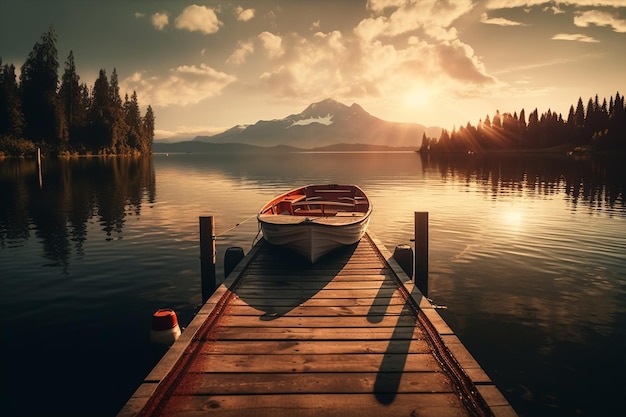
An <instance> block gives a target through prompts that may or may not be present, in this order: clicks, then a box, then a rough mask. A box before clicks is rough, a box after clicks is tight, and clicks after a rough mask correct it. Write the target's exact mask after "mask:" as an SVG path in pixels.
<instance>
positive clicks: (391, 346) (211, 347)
mask: <svg viewBox="0 0 626 417" xmlns="http://www.w3.org/2000/svg"><path fill="white" fill-rule="evenodd" d="M430 351H431V350H430V346H429V345H428V343H427V342H426V341H425V340H410V341H408V342H407V341H406V340H396V342H395V343H394V342H393V341H392V342H390V341H389V340H367V339H364V340H346V341H337V340H320V341H313V340H276V341H268V340H258V341H257V340H241V341H232V340H230V341H221V340H217V341H205V342H204V343H203V344H202V346H201V348H200V353H203V354H214V353H218V354H248V353H250V352H257V353H274V354H296V355H300V354H342V353H379V354H383V353H398V354H406V353H407V352H410V353H428V352H430Z"/></svg>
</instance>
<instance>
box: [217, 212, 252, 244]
mask: <svg viewBox="0 0 626 417" xmlns="http://www.w3.org/2000/svg"><path fill="white" fill-rule="evenodd" d="M255 217H256V214H253V215H252V216H250V217H248V218H247V219H245V220H244V221H241V222H239V223H237V224H236V225H234V226H233V227H231V228H230V229H227V230H224V231H223V232H221V233H219V234H216V235H215V238H216V239H217V238H218V237H220V236H222V235H225V234H226V233H228V232H230V231H231V230H233V229H235V228H236V227H239V226H241V225H242V224H244V223H245V222H247V221H248V220H250V219H253V218H255ZM257 236H258V234H257ZM255 239H256V238H255Z"/></svg>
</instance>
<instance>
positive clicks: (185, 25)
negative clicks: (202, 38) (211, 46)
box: [175, 4, 223, 35]
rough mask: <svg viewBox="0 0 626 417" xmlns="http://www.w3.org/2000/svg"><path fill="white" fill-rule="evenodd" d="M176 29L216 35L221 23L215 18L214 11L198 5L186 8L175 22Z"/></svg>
mask: <svg viewBox="0 0 626 417" xmlns="http://www.w3.org/2000/svg"><path fill="white" fill-rule="evenodd" d="M175 25H176V28H177V29H186V30H188V31H190V32H196V31H198V32H202V33H204V34H205V35H211V34H213V33H216V32H217V31H218V30H219V29H220V26H222V25H223V23H222V22H221V21H220V20H219V19H218V18H217V15H216V14H215V10H214V9H211V8H208V7H205V6H198V5H195V4H193V5H191V6H187V7H186V8H185V9H183V11H182V13H181V14H180V16H178V17H177V18H176V20H175Z"/></svg>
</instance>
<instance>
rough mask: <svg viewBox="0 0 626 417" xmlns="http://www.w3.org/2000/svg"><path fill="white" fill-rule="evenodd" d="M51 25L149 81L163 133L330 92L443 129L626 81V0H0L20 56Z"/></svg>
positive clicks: (87, 74) (100, 59) (557, 105)
mask: <svg viewBox="0 0 626 417" xmlns="http://www.w3.org/2000/svg"><path fill="white" fill-rule="evenodd" d="M49 27H53V28H54V30H55V32H56V34H57V49H58V55H59V64H60V66H59V77H60V76H61V74H62V73H63V69H64V67H65V61H66V59H67V57H68V55H69V53H70V51H73V54H74V59H75V63H76V68H77V72H78V75H79V76H80V78H81V79H80V81H81V82H84V83H86V84H87V86H89V87H90V88H91V87H93V83H94V82H95V80H96V78H97V76H98V72H99V70H100V69H104V70H106V72H107V75H109V76H110V74H111V73H112V71H113V69H115V70H116V71H117V74H118V78H119V80H120V92H121V95H122V98H123V96H124V94H125V93H128V94H129V95H131V94H132V92H133V91H136V92H137V95H138V98H139V104H140V105H141V107H142V109H143V111H145V108H146V107H147V105H151V106H152V108H153V110H154V113H155V116H156V130H155V139H157V140H159V139H166V138H168V139H173V140H182V139H190V138H193V137H195V136H196V135H212V134H215V133H219V132H220V131H223V130H225V129H228V128H230V127H233V126H236V125H240V124H253V123H255V122H256V121H258V120H272V119H281V118H283V117H286V116H288V115H290V114H295V113H300V112H301V111H303V110H304V109H305V108H306V107H307V106H308V105H309V104H311V103H315V102H318V101H321V100H324V99H326V98H332V99H335V100H337V101H339V102H341V103H344V104H346V105H351V104H352V103H358V104H359V105H361V106H362V107H363V108H364V109H365V110H366V111H367V112H369V113H370V114H372V115H373V116H376V117H379V118H381V119H384V120H388V121H394V122H410V123H420V124H423V125H425V126H439V127H443V128H446V129H449V130H451V129H453V128H454V127H460V126H465V125H466V124H467V123H468V122H469V123H471V124H473V125H476V124H477V123H478V121H479V120H484V119H485V118H486V117H487V116H489V117H490V118H493V115H494V114H495V112H496V111H497V110H498V111H500V112H501V113H503V112H510V113H514V112H517V113H519V112H520V110H521V109H524V110H525V112H526V114H529V112H531V111H532V110H534V109H538V111H539V112H540V113H543V112H546V111H547V110H548V109H550V110H552V111H553V112H557V113H562V114H563V116H564V117H565V118H566V117H567V114H568V112H569V108H570V106H571V105H574V106H575V105H576V103H577V101H578V99H579V98H582V99H583V102H584V103H585V104H586V103H587V101H588V100H589V98H591V97H595V95H596V94H597V95H598V96H599V98H600V101H602V99H604V98H606V99H607V101H608V100H609V99H610V97H612V96H613V97H614V96H615V94H616V93H617V92H619V93H620V94H621V95H624V94H626V0H564V1H544V0H474V1H472V0H257V1H247V0H241V1H239V0H235V1H208V0H206V1H202V0H196V1H193V0H167V1H166V0H108V1H101V0H54V1H49V0H20V1H16V0H0V57H1V58H2V62H3V64H7V63H12V64H14V65H15V66H16V68H17V72H18V74H19V69H20V67H21V66H22V64H23V63H24V61H25V60H26V58H27V57H28V54H29V53H30V51H31V50H32V49H33V46H34V45H35V43H36V42H38V41H39V40H40V39H41V35H42V34H43V33H45V32H46V31H47V30H48V28H49Z"/></svg>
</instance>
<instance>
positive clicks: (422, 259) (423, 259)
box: [415, 211, 428, 297]
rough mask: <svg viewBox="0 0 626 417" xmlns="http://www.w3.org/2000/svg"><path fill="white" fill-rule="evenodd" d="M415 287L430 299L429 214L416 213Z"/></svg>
mask: <svg viewBox="0 0 626 417" xmlns="http://www.w3.org/2000/svg"><path fill="white" fill-rule="evenodd" d="M415 285H417V288H419V290H420V291H421V292H422V294H424V296H426V297H428V212H427V211H426V212H419V211H416V212H415Z"/></svg>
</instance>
